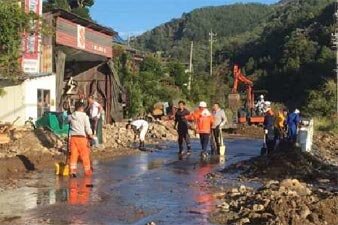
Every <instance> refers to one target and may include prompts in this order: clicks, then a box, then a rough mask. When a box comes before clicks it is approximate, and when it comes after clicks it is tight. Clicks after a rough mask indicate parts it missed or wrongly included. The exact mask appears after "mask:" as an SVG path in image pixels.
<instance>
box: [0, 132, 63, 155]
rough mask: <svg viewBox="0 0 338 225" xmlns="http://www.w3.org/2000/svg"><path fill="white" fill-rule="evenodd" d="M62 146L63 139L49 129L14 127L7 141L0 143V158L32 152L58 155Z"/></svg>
mask: <svg viewBox="0 0 338 225" xmlns="http://www.w3.org/2000/svg"><path fill="white" fill-rule="evenodd" d="M62 146H63V141H62V140H61V139H60V138H58V137H57V136H55V135H53V134H52V133H51V132H49V131H45V130H42V129H36V130H33V129H31V128H27V127H16V128H15V129H12V131H11V133H10V135H9V142H8V143H5V144H1V145H0V159H1V158H10V157H15V156H17V155H21V154H26V153H34V152H39V153H41V154H44V153H47V154H51V155H59V154H61V153H60V152H59V151H58V149H59V148H61V147H62Z"/></svg>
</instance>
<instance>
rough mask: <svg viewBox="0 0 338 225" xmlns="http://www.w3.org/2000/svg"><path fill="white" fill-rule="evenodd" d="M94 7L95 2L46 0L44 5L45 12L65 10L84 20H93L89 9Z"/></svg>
mask: <svg viewBox="0 0 338 225" xmlns="http://www.w3.org/2000/svg"><path fill="white" fill-rule="evenodd" d="M93 5H94V0H46V1H44V3H43V12H48V11H51V10H53V9H64V10H66V11H69V12H72V13H74V14H77V15H78V16H80V17H82V18H85V19H91V17H90V12H89V9H90V7H91V6H93Z"/></svg>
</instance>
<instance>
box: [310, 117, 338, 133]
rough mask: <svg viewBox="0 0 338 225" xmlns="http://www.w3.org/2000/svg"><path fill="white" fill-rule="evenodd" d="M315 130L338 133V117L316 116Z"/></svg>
mask: <svg viewBox="0 0 338 225" xmlns="http://www.w3.org/2000/svg"><path fill="white" fill-rule="evenodd" d="M314 125H315V130H317V131H324V132H332V133H335V134H338V119H337V118H336V117H316V118H315V120H314Z"/></svg>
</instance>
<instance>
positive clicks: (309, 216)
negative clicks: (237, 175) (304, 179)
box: [210, 179, 338, 225]
mask: <svg viewBox="0 0 338 225" xmlns="http://www.w3.org/2000/svg"><path fill="white" fill-rule="evenodd" d="M217 208H218V210H217V211H216V212H214V213H213V214H212V215H211V217H210V218H211V220H212V222H214V223H220V224H236V225H237V224H238V225H242V224H256V225H257V224H266V225H282V224H290V225H300V224H301V225H315V224H338V217H337V215H338V194H337V193H336V194H333V193H330V192H325V191H323V190H320V191H318V193H313V191H312V190H311V189H310V188H309V187H308V186H307V185H306V184H304V183H301V182H299V181H298V180H297V179H285V180H282V181H281V182H278V181H275V180H270V181H269V182H267V183H266V185H265V186H263V187H262V188H260V189H258V190H257V191H254V190H253V189H252V188H249V187H246V186H244V185H241V186H240V187H239V188H233V189H230V190H228V191H227V192H226V193H225V195H224V199H223V202H222V203H221V204H219V205H218V206H217Z"/></svg>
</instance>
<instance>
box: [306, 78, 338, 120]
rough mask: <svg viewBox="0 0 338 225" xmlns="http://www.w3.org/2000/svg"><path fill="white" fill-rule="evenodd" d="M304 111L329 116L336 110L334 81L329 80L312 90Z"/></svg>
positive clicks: (313, 114)
mask: <svg viewBox="0 0 338 225" xmlns="http://www.w3.org/2000/svg"><path fill="white" fill-rule="evenodd" d="M307 102H308V104H307V105H306V107H304V109H305V111H306V112H308V113H309V114H310V115H312V116H330V115H332V114H333V113H334V112H335V110H336V83H335V82H334V81H333V80H329V81H327V82H326V83H324V85H322V86H321V88H320V89H318V90H312V91H310V93H309V97H308V99H307Z"/></svg>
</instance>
